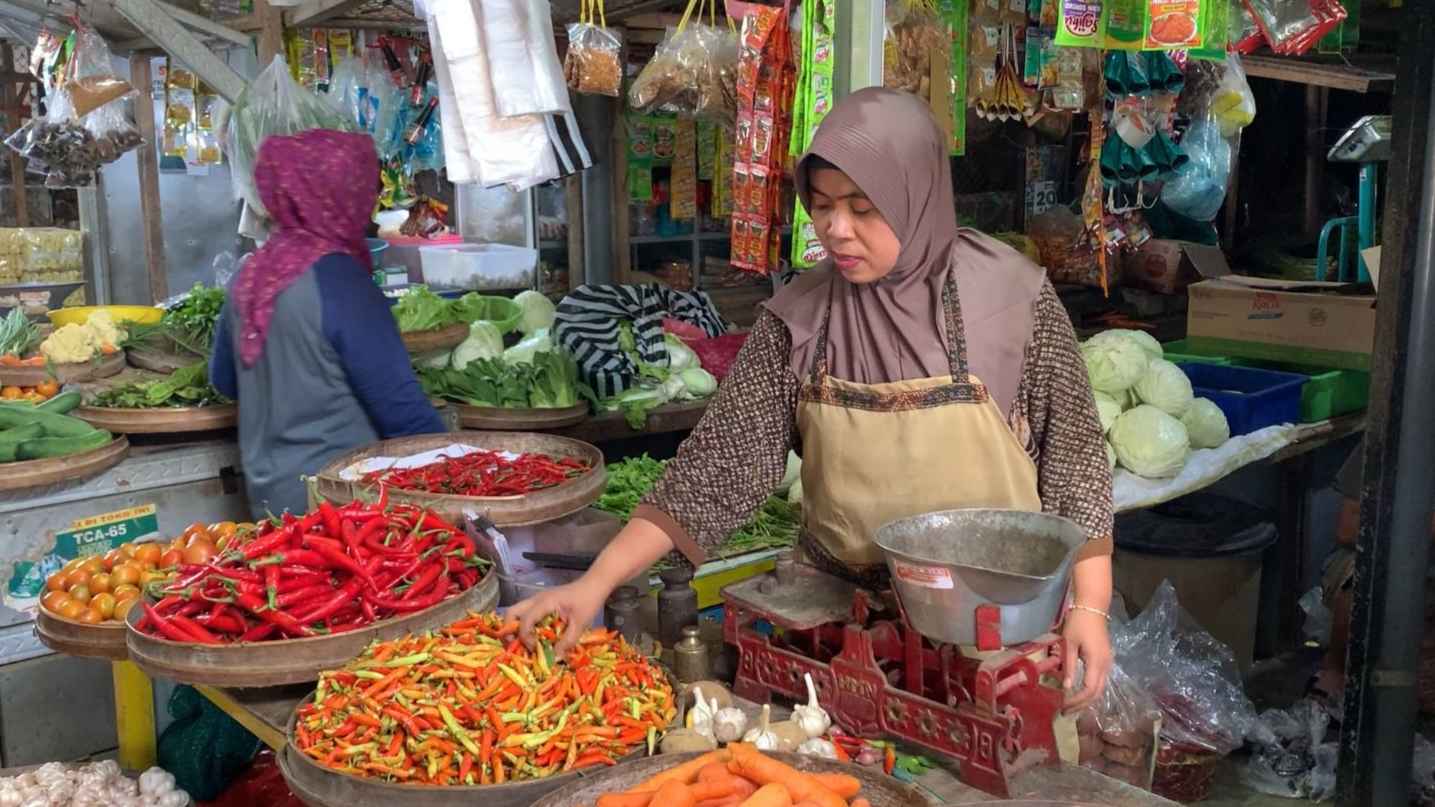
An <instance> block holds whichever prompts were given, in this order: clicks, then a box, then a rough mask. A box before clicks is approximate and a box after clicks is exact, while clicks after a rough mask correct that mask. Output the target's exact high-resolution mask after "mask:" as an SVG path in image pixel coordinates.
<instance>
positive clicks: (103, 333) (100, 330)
mask: <svg viewBox="0 0 1435 807" xmlns="http://www.w3.org/2000/svg"><path fill="white" fill-rule="evenodd" d="M85 327H86V328H89V329H90V331H91V333H93V334H94V335H95V344H96V345H97V346H100V347H103V346H105V345H110V346H111V347H118V346H119V344H120V343H121V342H123V341H125V337H126V336H127V334H126V333H125V331H124V329H123V328H121V327H120V326H119V325H118V324H116V323H115V320H114V318H113V317H111V316H110V312H108V311H96V312H94V313H93V314H90V317H89V319H87V320H85Z"/></svg>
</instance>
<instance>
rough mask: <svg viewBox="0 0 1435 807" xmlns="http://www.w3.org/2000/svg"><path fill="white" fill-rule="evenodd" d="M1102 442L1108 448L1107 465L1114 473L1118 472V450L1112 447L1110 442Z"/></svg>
mask: <svg viewBox="0 0 1435 807" xmlns="http://www.w3.org/2000/svg"><path fill="white" fill-rule="evenodd" d="M1101 442H1102V443H1103V444H1104V445H1105V446H1106V464H1107V465H1108V466H1110V468H1111V470H1113V471H1114V470H1116V449H1114V448H1112V447H1111V441H1110V440H1102V441H1101Z"/></svg>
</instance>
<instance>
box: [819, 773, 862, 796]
mask: <svg viewBox="0 0 1435 807" xmlns="http://www.w3.org/2000/svg"><path fill="white" fill-rule="evenodd" d="M811 776H812V778H813V779H816V780H817V782H818V784H820V785H822V786H823V787H825V788H827V789H828V790H831V791H832V792H833V793H836V794H837V795H839V796H841V797H842V798H844V799H850V798H852V797H853V796H856V795H857V791H859V790H861V789H862V783H861V782H860V781H858V780H857V777H855V776H848V775H847V774H845V773H814V774H811Z"/></svg>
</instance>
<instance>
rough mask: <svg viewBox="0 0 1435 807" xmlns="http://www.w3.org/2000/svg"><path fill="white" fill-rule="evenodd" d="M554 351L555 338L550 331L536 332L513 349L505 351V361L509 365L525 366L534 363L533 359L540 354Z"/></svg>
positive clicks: (524, 338)
mask: <svg viewBox="0 0 1435 807" xmlns="http://www.w3.org/2000/svg"><path fill="white" fill-rule="evenodd" d="M552 350H553V338H552V337H550V336H549V335H548V331H547V330H546V329H545V330H539V331H534V332H533V333H531V334H529V335H528V336H525V337H523V340H522V341H521V342H519V343H518V344H516V345H514V346H513V347H511V348H509V349H507V350H505V351H503V360H504V361H505V362H508V363H509V364H523V363H525V362H530V361H533V357H534V356H536V355H537V354H539V353H547V352H550V351H552Z"/></svg>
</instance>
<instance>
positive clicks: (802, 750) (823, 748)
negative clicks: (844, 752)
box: [797, 737, 837, 759]
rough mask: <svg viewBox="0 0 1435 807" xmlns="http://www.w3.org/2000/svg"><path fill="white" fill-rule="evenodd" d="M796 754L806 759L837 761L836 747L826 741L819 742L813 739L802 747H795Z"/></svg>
mask: <svg viewBox="0 0 1435 807" xmlns="http://www.w3.org/2000/svg"><path fill="white" fill-rule="evenodd" d="M797 753H799V754H802V755H803V756H806V757H820V758H822V759H837V746H835V745H833V744H832V743H830V742H828V741H827V740H819V739H817V738H816V737H814V738H812V739H810V740H808V741H807V742H805V743H803V744H802V745H799V746H797Z"/></svg>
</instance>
